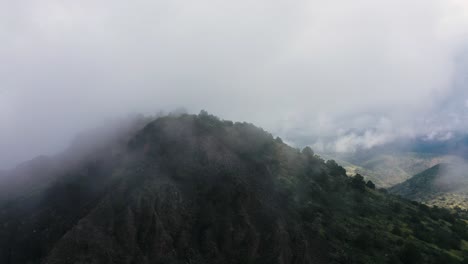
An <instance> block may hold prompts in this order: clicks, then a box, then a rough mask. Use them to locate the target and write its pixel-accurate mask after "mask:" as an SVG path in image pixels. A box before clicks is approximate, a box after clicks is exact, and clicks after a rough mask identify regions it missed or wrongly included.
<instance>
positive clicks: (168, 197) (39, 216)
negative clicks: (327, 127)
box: [0, 111, 468, 264]
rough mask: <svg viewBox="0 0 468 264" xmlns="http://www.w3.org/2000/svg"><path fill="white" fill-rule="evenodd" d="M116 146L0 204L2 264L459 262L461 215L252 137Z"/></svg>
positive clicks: (200, 129)
mask: <svg viewBox="0 0 468 264" xmlns="http://www.w3.org/2000/svg"><path fill="white" fill-rule="evenodd" d="M119 142H122V140H120V141H119ZM125 142H126V143H125V144H123V145H119V147H118V148H117V149H119V151H115V149H116V146H115V145H112V144H110V145H108V147H107V148H103V149H102V150H101V151H100V152H99V155H94V156H93V157H92V158H88V159H84V160H83V161H81V163H80V165H79V166H78V165H76V166H74V167H73V168H70V169H69V170H68V171H67V170H65V172H62V171H61V172H60V175H58V176H57V177H55V178H54V179H55V180H54V181H52V183H50V184H49V185H48V187H47V188H45V189H43V190H40V191H35V192H33V193H23V194H22V195H16V196H14V197H15V199H13V200H10V201H8V202H7V203H3V205H2V207H0V263H7V264H10V263H15V264H21V263H40V262H41V261H42V262H43V263H467V262H468V242H467V241H468V226H467V219H468V218H467V214H466V211H463V210H459V211H449V210H446V209H441V208H431V207H428V206H426V205H423V204H420V203H418V202H411V201H408V200H405V199H401V198H399V197H397V196H394V195H391V194H387V192H386V191H385V190H383V189H376V187H375V184H374V183H373V182H371V181H365V180H364V178H363V177H362V176H361V175H359V174H358V175H355V176H353V177H348V176H347V175H346V171H345V169H344V168H343V167H341V166H339V165H338V164H337V163H336V162H335V161H333V160H328V161H324V160H323V159H322V158H320V157H319V156H317V155H315V154H314V152H313V150H312V149H310V148H308V147H306V148H304V149H302V150H299V149H295V148H292V147H290V146H288V145H286V144H284V143H283V142H282V140H281V139H280V138H274V137H273V136H272V135H271V134H269V133H267V132H265V131H263V130H262V129H260V128H257V127H255V126H254V125H252V124H248V123H233V122H231V121H224V120H220V119H219V118H217V117H215V116H212V115H209V114H208V113H206V112H204V111H202V112H201V113H200V114H199V115H187V114H184V115H180V116H166V117H160V118H158V119H156V120H154V121H152V122H150V123H149V124H147V125H146V126H145V127H144V128H143V129H141V130H138V131H136V132H135V133H131V135H129V136H128V140H125ZM22 191H24V190H22ZM12 197H13V196H12ZM18 197H19V198H18Z"/></svg>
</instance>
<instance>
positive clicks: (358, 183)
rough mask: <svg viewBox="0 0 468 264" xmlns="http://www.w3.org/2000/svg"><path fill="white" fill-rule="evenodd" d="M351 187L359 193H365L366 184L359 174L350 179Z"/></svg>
mask: <svg viewBox="0 0 468 264" xmlns="http://www.w3.org/2000/svg"><path fill="white" fill-rule="evenodd" d="M351 187H353V188H354V189H356V190H359V191H365V190H366V182H365V181H364V177H362V175H361V174H359V173H358V174H356V175H354V177H352V178H351Z"/></svg>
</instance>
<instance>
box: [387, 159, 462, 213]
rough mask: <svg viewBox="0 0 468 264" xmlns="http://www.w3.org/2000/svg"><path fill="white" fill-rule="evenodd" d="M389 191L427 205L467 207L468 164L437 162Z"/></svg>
mask: <svg viewBox="0 0 468 264" xmlns="http://www.w3.org/2000/svg"><path fill="white" fill-rule="evenodd" d="M389 191H390V192H391V193H394V194H398V195H401V196H403V197H405V198H408V199H411V200H415V201H419V202H423V203H425V204H429V205H437V206H441V207H451V208H455V207H459V208H462V209H468V166H467V165H465V164H448V163H443V164H438V165H435V166H433V167H431V168H429V169H427V170H425V171H423V172H421V173H418V174H416V175H415V176H413V177H411V178H410V179H408V180H406V181H404V182H402V183H400V184H397V185H395V186H393V187H391V188H389Z"/></svg>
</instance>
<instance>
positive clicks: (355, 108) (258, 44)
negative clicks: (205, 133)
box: [0, 0, 468, 167]
mask: <svg viewBox="0 0 468 264" xmlns="http://www.w3.org/2000/svg"><path fill="white" fill-rule="evenodd" d="M467 36H468V4H467V3H466V2H465V1H461V0H429V1H428V0H411V1H403V0H396V1H395V0H393V1H390V0H380V1H374V0H359V1H337V0H332V1H314V0H312V1H303V0H300V1H294V2H291V1H286V0H275V1H266V0H260V1H244V0H240V1H223V2H219V1H211V0H202V1H195V2H189V1H180V0H177V1H166V0H161V1H143V0H136V1H131V2H129V1H120V0H118V1H109V0H105V1H91V0H84V1H78V2H77V1H58V0H45V1H41V2H37V1H32V0H22V1H14V2H12V1H5V0H0V38H1V40H2V44H1V46H0V59H1V61H2V63H1V65H0V157H1V158H0V167H6V166H11V165H12V164H15V163H17V162H19V161H21V160H24V159H27V158H31V157H33V156H35V155H37V154H40V153H46V154H47V153H52V152H55V151H58V150H59V149H62V148H64V147H65V146H66V145H67V144H68V142H69V140H70V138H71V137H72V136H73V135H74V134H75V133H76V132H78V131H81V130H85V129H86V128H88V127H90V126H93V125H96V124H97V123H99V122H101V121H102V120H103V119H106V118H112V117H115V116H119V115H125V114H127V113H129V112H142V113H149V114H154V113H155V112H157V111H159V110H166V111H167V110H172V109H175V108H177V107H185V108H187V110H188V111H190V112H198V111H199V110H200V109H206V110H208V111H209V112H212V113H214V114H217V115H220V116H221V117H223V118H226V119H234V120H245V121H250V122H254V123H256V124H258V125H260V126H263V127H264V128H266V129H268V130H270V131H272V132H273V133H275V134H276V135H279V136H282V137H283V138H285V139H286V141H288V142H292V143H296V144H320V142H325V141H326V140H323V138H325V137H331V138H333V137H335V138H336V139H334V140H333V141H332V142H334V143H333V144H334V145H335V146H334V147H335V148H336V149H337V150H342V151H348V150H353V149H355V148H357V147H372V146H374V145H378V144H382V143H387V142H389V141H391V140H393V139H394V138H397V137H401V136H408V135H413V134H429V133H433V132H434V131H436V132H437V133H445V132H447V131H451V130H454V129H462V128H464V127H465V126H466V125H465V124H466V122H464V121H465V120H466V118H467V110H466V109H467V108H466V107H465V105H466V100H467V99H468V92H465V90H466V89H464V88H465V86H466V80H465V78H466V77H465V74H464V72H465V70H466V68H467V66H468V64H467V61H466V48H465V47H466V44H467V42H468V38H467ZM326 142H328V141H326ZM327 144H328V143H327Z"/></svg>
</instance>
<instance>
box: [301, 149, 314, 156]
mask: <svg viewBox="0 0 468 264" xmlns="http://www.w3.org/2000/svg"><path fill="white" fill-rule="evenodd" d="M302 154H303V155H305V156H306V157H307V158H309V159H311V158H313V157H314V151H313V150H312V149H311V148H310V147H309V146H307V147H305V148H303V149H302Z"/></svg>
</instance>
